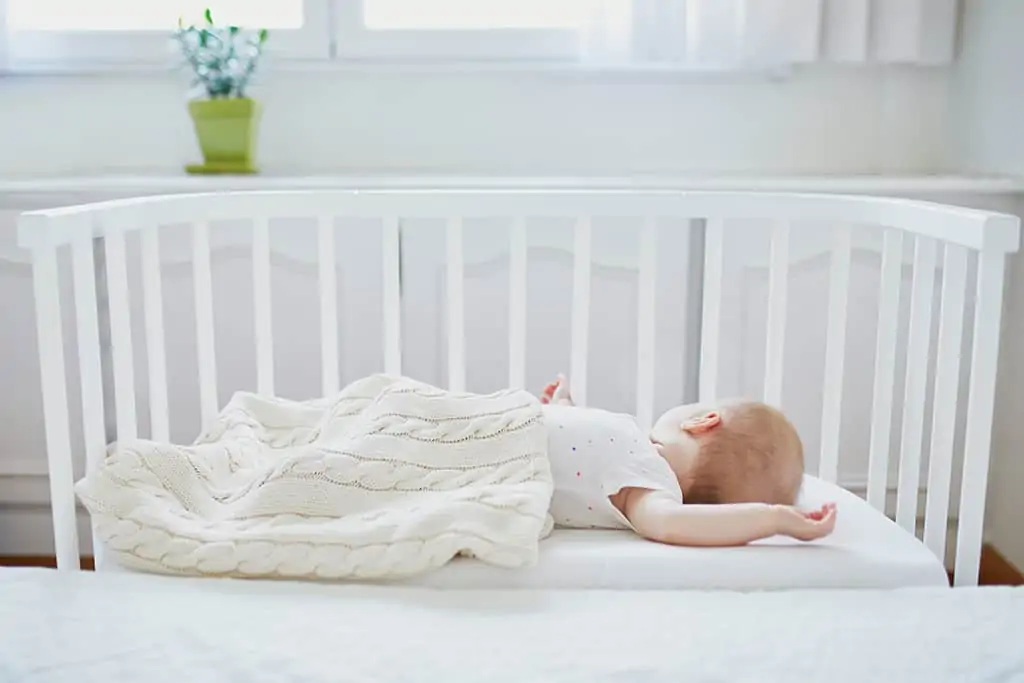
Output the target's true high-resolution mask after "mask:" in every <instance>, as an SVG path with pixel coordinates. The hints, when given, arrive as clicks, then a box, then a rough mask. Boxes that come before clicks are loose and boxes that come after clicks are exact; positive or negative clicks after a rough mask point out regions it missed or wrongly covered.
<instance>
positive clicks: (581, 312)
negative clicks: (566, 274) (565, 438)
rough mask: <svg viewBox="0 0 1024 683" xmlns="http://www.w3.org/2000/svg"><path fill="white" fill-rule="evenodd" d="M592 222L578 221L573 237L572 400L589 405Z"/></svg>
mask: <svg viewBox="0 0 1024 683" xmlns="http://www.w3.org/2000/svg"><path fill="white" fill-rule="evenodd" d="M590 244H591V225H590V219H589V218H586V217H582V218H579V219H577V221H576V227H575V230H574V235H573V260H572V342H571V349H572V350H571V355H570V358H569V365H570V373H571V374H570V377H569V383H570V385H571V387H572V398H573V401H574V402H575V403H576V405H580V406H585V405H586V404H587V351H588V341H589V340H588V337H589V334H590V248H591V247H590Z"/></svg>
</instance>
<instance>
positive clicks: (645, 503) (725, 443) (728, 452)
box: [540, 375, 836, 546]
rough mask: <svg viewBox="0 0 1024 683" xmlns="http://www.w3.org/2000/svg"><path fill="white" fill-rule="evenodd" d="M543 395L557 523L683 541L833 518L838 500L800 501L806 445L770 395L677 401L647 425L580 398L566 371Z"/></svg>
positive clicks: (807, 537) (799, 535)
mask: <svg viewBox="0 0 1024 683" xmlns="http://www.w3.org/2000/svg"><path fill="white" fill-rule="evenodd" d="M540 400H541V403H543V404H544V414H545V415H544V416H545V422H546V425H547V428H548V435H549V436H548V454H549V457H550V461H551V470H552V475H553V477H554V483H555V491H554V496H553V497H552V502H551V515H552V517H554V520H555V524H556V525H558V526H563V527H578V528H605V529H631V530H633V531H635V532H636V533H638V534H640V535H641V536H643V537H644V538H647V539H650V540H652V541H658V542H661V543H669V544H672V545H683V546H733V545H743V544H745V543H749V542H751V541H756V540H758V539H761V538H767V537H769V536H775V535H780V534H781V535H785V536H791V537H793V538H796V539H799V540H801V541H812V540H814V539H817V538H822V537H823V536H827V535H828V534H830V533H831V532H832V530H833V528H834V527H835V522H836V507H835V504H833V503H828V504H826V505H823V506H822V507H821V508H820V509H817V510H806V511H804V510H798V509H797V508H795V507H793V505H794V503H795V502H796V497H797V493H798V492H799V490H800V483H801V481H802V478H803V470H804V463H803V446H802V444H801V443H800V437H799V436H798V435H797V433H796V429H794V427H793V425H792V424H790V422H789V420H787V419H786V418H785V417H784V416H783V415H782V413H780V412H779V411H777V410H775V409H774V408H771V407H769V406H767V405H765V404H763V403H757V402H752V401H728V402H723V403H721V404H720V405H718V406H717V407H716V408H713V409H712V408H709V407H706V406H700V405H685V406H679V407H677V408H673V409H672V410H669V411H668V412H666V413H665V414H664V415H662V416H661V417H660V418H659V419H658V421H657V422H656V423H655V425H654V427H653V429H652V430H651V433H650V434H649V435H645V434H643V432H642V431H641V430H640V429H639V427H638V425H637V423H636V421H635V420H634V419H633V418H632V417H630V416H628V415H621V414H616V413H610V412H608V411H604V410H598V409H594V408H578V407H575V406H574V404H573V401H572V396H571V395H570V391H569V385H568V383H567V382H566V380H565V378H564V377H563V376H561V375H559V377H558V379H557V380H556V381H554V382H552V383H551V384H549V385H548V386H547V387H546V388H545V390H544V392H543V393H542V394H541V397H540ZM684 502H685V503H686V504H685V505H684V504H683V503H684Z"/></svg>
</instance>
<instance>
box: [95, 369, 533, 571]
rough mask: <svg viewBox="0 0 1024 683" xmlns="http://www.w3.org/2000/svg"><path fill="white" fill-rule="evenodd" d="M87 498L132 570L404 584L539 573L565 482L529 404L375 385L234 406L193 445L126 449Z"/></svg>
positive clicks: (130, 445) (245, 400)
mask: <svg viewBox="0 0 1024 683" xmlns="http://www.w3.org/2000/svg"><path fill="white" fill-rule="evenodd" d="M77 491H78V494H79V496H80V497H81V499H82V500H83V502H84V503H85V505H86V507H87V508H88V509H89V512H90V513H91V514H92V516H93V519H94V520H95V521H96V522H97V532H98V534H99V536H100V538H101V539H102V540H103V541H104V542H105V544H106V545H107V548H108V549H109V550H111V551H113V553H112V554H113V559H114V560H115V561H117V562H118V563H120V564H123V565H125V566H128V567H131V568H134V569H141V570H145V571H151V572H158V573H173V574H206V575H241V576H248V577H254V576H260V577H305V578H330V579H337V578H399V577H407V576H413V575H416V574H419V573H422V572H425V571H427V570H430V569H433V568H436V567H439V566H441V565H443V564H445V563H446V562H448V561H449V560H450V559H451V558H452V557H453V556H455V555H457V554H467V555H472V556H474V557H476V558H478V559H480V560H483V561H485V562H488V563H491V564H494V565H498V566H501V567H521V566H525V565H531V564H533V563H535V562H536V560H537V555H538V544H539V540H540V538H542V537H543V536H544V535H545V534H546V533H547V532H548V531H549V530H550V516H549V515H548V505H549V503H550V500H551V492H552V483H551V472H550V467H549V464H548V460H547V439H546V434H545V431H544V427H543V425H542V423H541V410H540V404H539V403H538V402H537V400H536V399H535V398H533V397H532V396H530V395H529V394H527V393H526V392H522V391H505V392H498V393H495V394H490V395H486V396H482V395H477V394H455V393H451V392H447V391H444V390H441V389H436V388H434V387H430V386H427V385H424V384H421V383H418V382H415V381H412V380H408V379H404V378H391V377H385V376H373V377H369V378H367V379H364V380H360V381H358V382H355V383H353V384H352V385H350V386H348V387H347V388H346V389H345V390H343V391H342V392H341V393H340V394H339V395H338V396H336V397H332V398H330V399H322V400H318V401H309V402H302V403H299V402H292V401H284V400H280V399H266V398H261V397H259V396H256V395H253V394H248V393H239V394H236V395H235V397H234V398H233V399H232V401H231V402H230V403H229V404H228V405H227V407H226V408H225V409H224V411H223V412H222V413H221V415H220V416H219V419H218V420H217V421H216V422H215V424H213V425H212V426H210V427H209V428H208V429H207V432H206V434H204V435H203V436H202V437H201V438H200V439H199V440H198V441H197V442H196V443H195V444H194V445H193V446H189V447H182V446H173V445H170V444H162V443H156V442H152V441H131V442H126V443H119V444H117V445H116V447H114V448H113V449H112V450H111V452H110V453H109V454H108V456H107V458H106V459H105V461H104V463H103V465H102V466H101V467H100V468H99V470H98V471H97V472H95V473H93V474H91V475H89V476H88V477H87V478H86V479H84V480H82V481H81V482H79V483H78V486H77Z"/></svg>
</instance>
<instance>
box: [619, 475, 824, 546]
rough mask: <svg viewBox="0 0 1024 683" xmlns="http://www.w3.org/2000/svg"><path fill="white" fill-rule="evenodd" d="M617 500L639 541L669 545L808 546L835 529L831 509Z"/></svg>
mask: <svg viewBox="0 0 1024 683" xmlns="http://www.w3.org/2000/svg"><path fill="white" fill-rule="evenodd" d="M618 497H619V500H613V502H615V503H617V504H619V506H620V509H622V511H623V514H625V515H626V518H627V519H628V520H629V521H630V523H631V524H632V525H633V527H634V528H635V529H636V530H637V532H638V533H639V534H640V535H641V536H643V537H644V538H647V539H649V540H652V541H658V542H660V543H668V544H671V545H683V546H736V545H745V544H747V543H750V542H751V541H756V540H758V539H761V538H768V537H769V536H775V535H777V534H783V535H786V536H792V537H793V538H797V539H800V540H802V541H812V540H814V539H816V538H822V537H823V536H827V535H829V534H830V533H832V529H834V528H835V523H836V508H835V505H834V504H833V503H829V504H827V505H823V506H822V507H821V509H820V510H813V511H808V512H803V511H800V510H797V509H796V508H793V507H789V506H786V505H767V504H764V503H737V504H731V505H683V504H681V503H680V502H679V501H677V500H675V499H673V498H672V497H671V496H669V495H667V494H665V493H662V492H659V491H651V490H649V489H636V488H630V489H624V490H623V491H621V492H620V495H619V496H618Z"/></svg>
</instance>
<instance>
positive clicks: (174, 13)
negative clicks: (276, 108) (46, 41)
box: [7, 0, 303, 31]
mask: <svg viewBox="0 0 1024 683" xmlns="http://www.w3.org/2000/svg"><path fill="white" fill-rule="evenodd" d="M302 5H303V0H273V1H272V2H268V1H265V0H264V1H262V2H261V1H259V0H7V12H8V14H7V22H8V26H9V28H11V29H13V30H15V31H18V30H21V31H145V30H156V31H165V30H172V29H173V28H174V27H176V26H177V25H178V17H181V18H182V19H183V20H184V21H185V23H186V24H190V23H199V22H201V21H203V12H204V11H205V10H206V8H207V7H209V8H210V10H211V11H212V12H213V20H214V21H215V22H217V23H218V24H220V23H224V24H228V23H232V24H237V25H239V26H244V27H249V28H270V29H284V28H301V27H302V20H303V11H302Z"/></svg>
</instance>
